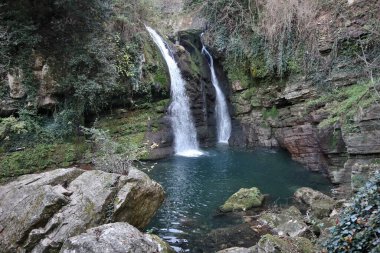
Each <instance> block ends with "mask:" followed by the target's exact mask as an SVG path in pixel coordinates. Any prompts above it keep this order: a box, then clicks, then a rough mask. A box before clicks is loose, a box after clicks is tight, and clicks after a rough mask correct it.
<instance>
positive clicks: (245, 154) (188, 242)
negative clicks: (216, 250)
mask: <svg viewBox="0 0 380 253" xmlns="http://www.w3.org/2000/svg"><path fill="white" fill-rule="evenodd" d="M205 151H206V153H205V155H204V156H201V157H197V158H188V157H179V156H174V157H171V158H169V159H166V160H162V161H160V162H158V163H156V164H155V165H154V167H153V169H151V170H150V171H148V172H147V173H148V174H149V176H150V177H151V178H152V179H154V180H156V181H157V182H159V183H160V184H161V185H162V186H163V187H164V189H165V191H166V194H167V196H166V199H165V201H164V203H163V205H162V207H161V208H160V210H159V211H158V212H157V215H156V217H155V218H154V219H153V220H152V222H151V224H150V226H149V230H151V231H153V232H154V233H156V234H158V235H159V236H161V237H162V238H164V239H165V240H167V241H168V242H169V243H170V245H172V246H173V247H174V248H175V249H176V250H177V251H178V252H208V249H207V245H201V246H200V245H199V244H200V243H199V242H200V241H204V240H202V238H205V237H210V235H211V237H212V236H213V233H217V232H215V231H221V234H223V229H224V228H226V227H230V228H231V231H233V230H234V226H235V227H236V226H237V228H238V227H239V226H240V225H242V223H243V222H242V218H241V217H242V216H241V215H237V214H220V213H218V207H219V206H220V205H222V204H223V203H224V201H225V200H226V199H227V198H228V197H229V196H231V195H232V194H233V193H235V192H236V191H238V190H239V189H240V188H243V187H245V188H250V187H254V186H255V187H258V188H259V189H260V190H261V191H262V193H264V194H268V195H269V198H268V200H267V203H268V202H269V203H274V202H276V204H289V200H290V199H291V197H292V195H293V193H294V192H295V190H296V189H297V188H299V187H303V186H308V187H312V188H314V189H316V190H320V191H328V190H329V188H330V184H329V182H328V180H327V179H326V178H324V177H323V176H322V175H320V174H316V173H311V172H309V171H307V170H306V169H305V168H304V167H303V166H302V165H300V164H299V163H297V162H295V161H293V160H291V158H290V156H289V154H288V153H286V152H284V151H282V150H267V149H259V150H254V151H247V150H239V149H231V148H229V147H228V146H226V145H219V146H218V147H216V148H213V149H208V150H205ZM149 167H151V166H149ZM239 224H240V225H239ZM239 229H240V230H239ZM239 229H237V230H239V231H241V230H242V229H243V230H244V228H239ZM229 233H231V232H229ZM227 234H228V233H227ZM217 236H219V234H218V235H217ZM239 236H241V234H239ZM229 240H233V238H229Z"/></svg>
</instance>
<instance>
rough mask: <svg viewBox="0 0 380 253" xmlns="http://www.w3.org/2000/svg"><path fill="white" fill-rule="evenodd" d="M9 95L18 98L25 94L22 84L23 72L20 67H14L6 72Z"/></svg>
mask: <svg viewBox="0 0 380 253" xmlns="http://www.w3.org/2000/svg"><path fill="white" fill-rule="evenodd" d="M7 79H8V86H9V96H10V97H11V98H15V99H19V98H23V97H24V96H25V95H26V92H25V87H24V85H23V83H22V82H23V79H24V74H23V71H22V69H20V68H15V69H13V71H12V72H11V73H8V74H7Z"/></svg>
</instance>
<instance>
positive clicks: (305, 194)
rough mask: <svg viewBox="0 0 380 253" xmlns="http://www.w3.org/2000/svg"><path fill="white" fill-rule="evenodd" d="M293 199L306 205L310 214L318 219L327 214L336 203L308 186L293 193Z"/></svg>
mask: <svg viewBox="0 0 380 253" xmlns="http://www.w3.org/2000/svg"><path fill="white" fill-rule="evenodd" d="M294 199H295V200H296V201H297V202H299V203H301V204H305V205H307V206H308V207H309V208H310V209H311V211H312V214H313V215H314V216H315V217H317V218H319V219H322V218H324V217H327V216H329V214H330V213H331V211H332V210H333V209H334V206H335V204H336V202H335V200H334V199H332V198H331V197H329V196H327V195H325V194H323V193H321V192H319V191H315V190H313V189H311V188H308V187H302V188H299V189H298V190H297V191H296V192H295V193H294Z"/></svg>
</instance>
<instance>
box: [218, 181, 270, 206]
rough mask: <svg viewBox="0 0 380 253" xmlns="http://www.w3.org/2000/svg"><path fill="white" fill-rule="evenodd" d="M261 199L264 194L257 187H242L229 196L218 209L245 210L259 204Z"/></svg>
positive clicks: (261, 201)
mask: <svg viewBox="0 0 380 253" xmlns="http://www.w3.org/2000/svg"><path fill="white" fill-rule="evenodd" d="M263 201H264V196H263V195H262V194H261V192H260V190H259V189H258V188H256V187H253V188H250V189H247V188H242V189H240V190H239V191H238V192H236V193H234V194H233V195H232V196H231V197H229V198H228V199H227V201H226V202H225V203H224V204H223V205H222V206H221V207H219V209H220V211H222V212H233V211H245V210H247V209H250V208H252V207H259V206H261V205H262V204H263Z"/></svg>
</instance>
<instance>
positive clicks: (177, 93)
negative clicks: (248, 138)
mask: <svg viewBox="0 0 380 253" xmlns="http://www.w3.org/2000/svg"><path fill="white" fill-rule="evenodd" d="M146 29H147V30H148V32H149V34H150V36H151V37H152V39H153V41H154V43H156V45H157V46H158V48H159V49H160V51H161V53H162V55H163V57H164V59H165V61H166V63H167V65H168V69H169V74H170V81H171V85H170V89H171V99H172V102H171V104H170V107H169V112H170V114H171V124H172V128H173V132H174V149H175V153H176V155H180V156H187V157H197V156H200V155H202V154H203V153H202V152H201V151H200V150H199V144H198V141H197V132H196V130H195V126H194V123H193V118H192V116H191V112H190V104H189V99H188V97H187V95H186V90H185V81H184V80H183V78H182V76H181V71H180V69H179V67H178V65H177V63H176V62H175V60H174V59H173V57H172V56H171V52H170V50H169V49H168V48H167V47H166V45H165V42H164V40H163V39H162V38H161V36H160V35H158V33H157V32H156V31H155V30H153V29H152V28H150V27H148V26H146Z"/></svg>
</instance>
